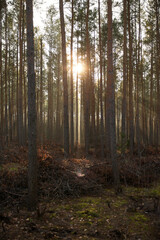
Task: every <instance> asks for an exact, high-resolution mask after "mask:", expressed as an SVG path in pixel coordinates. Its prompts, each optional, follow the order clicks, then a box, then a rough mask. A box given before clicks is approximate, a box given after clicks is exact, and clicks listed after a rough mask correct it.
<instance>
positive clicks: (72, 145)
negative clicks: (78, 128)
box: [70, 0, 74, 153]
mask: <svg viewBox="0 0 160 240" xmlns="http://www.w3.org/2000/svg"><path fill="white" fill-rule="evenodd" d="M73 26H74V0H72V21H71V115H70V117H71V123H70V127H71V153H73V151H74V121H73Z"/></svg>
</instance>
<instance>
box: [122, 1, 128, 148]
mask: <svg viewBox="0 0 160 240" xmlns="http://www.w3.org/2000/svg"><path fill="white" fill-rule="evenodd" d="M123 15H124V29H123V34H124V40H123V99H122V133H121V144H122V153H124V152H125V142H126V105H127V104H126V81H127V79H126V66H127V4H126V0H123Z"/></svg>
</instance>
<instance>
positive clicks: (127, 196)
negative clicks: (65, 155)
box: [0, 150, 160, 240]
mask: <svg viewBox="0 0 160 240" xmlns="http://www.w3.org/2000/svg"><path fill="white" fill-rule="evenodd" d="M24 153H26V151H25V152H24V151H22V150H21V152H20V153H19V154H18V156H20V157H19V158H18V157H17V159H18V160H17V159H16V156H15V154H14V156H15V157H14V160H13V161H11V160H10V159H12V157H13V156H12V154H9V155H8V160H7V161H6V160H5V161H6V162H4V161H3V163H2V164H1V166H0V180H1V189H0V240H23V239H26V240H32V239H35V240H43V239H46V240H51V239H53V240H58V239H62V240H63V239H64V240H65V239H66V240H78V239H82V240H85V239H86V240H87V239H90V240H95V239H104V240H116V239H117V240H118V239H124V240H125V239H128V240H136V239H137V240H138V239H139V240H158V239H160V203H159V199H160V183H159V180H158V178H157V181H156V183H154V182H152V183H151V184H150V185H146V186H143V184H141V186H138V185H136V184H135V186H133V185H134V184H128V182H129V181H131V180H132V181H133V183H135V182H136V183H137V182H139V176H138V178H137V179H136V178H135V179H133V177H132V178H131V177H130V176H129V177H128V178H127V177H126V175H125V174H124V173H126V172H127V171H126V172H123V173H121V175H122V174H123V175H124V177H125V180H126V181H124V183H125V185H124V183H122V193H120V194H118V195H117V194H116V193H115V191H114V188H113V186H112V178H109V176H110V175H109V174H110V169H109V168H108V170H107V174H106V172H105V171H106V169H107V168H105V167H104V166H103V165H102V164H101V163H98V165H97V162H96V164H95V163H94V162H91V160H87V159H84V158H81V159H68V160H66V159H62V160H61V161H55V160H54V158H53V157H52V156H53V155H52V153H50V152H42V151H41V152H40V153H39V158H40V157H41V159H40V167H39V172H40V179H39V206H38V208H37V210H36V211H33V212H28V211H27V207H26V203H27V199H26V196H27V162H26V160H25V158H23V157H24ZM6 155H7V154H5V156H6ZM55 158H56V157H55ZM96 161H97V160H96ZM94 164H95V168H94V166H93V165H94ZM157 164H159V162H157ZM101 166H102V167H101ZM155 169H156V171H157V169H158V168H157V167H155ZM123 171H124V169H123ZM142 172H143V171H142ZM149 174H150V172H149ZM106 175H107V177H106ZM135 176H136V174H135ZM107 180H108V183H107V184H105V183H106V181H107ZM134 180H135V181H134ZM141 182H142V181H141ZM142 183H143V182H142ZM145 183H146V181H145Z"/></svg>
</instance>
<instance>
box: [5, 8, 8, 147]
mask: <svg viewBox="0 0 160 240" xmlns="http://www.w3.org/2000/svg"><path fill="white" fill-rule="evenodd" d="M7 23H8V15H7V7H6V8H5V144H6V145H8V34H7V27H8V26H7Z"/></svg>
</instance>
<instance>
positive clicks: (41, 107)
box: [40, 38, 44, 144]
mask: <svg viewBox="0 0 160 240" xmlns="http://www.w3.org/2000/svg"><path fill="white" fill-rule="evenodd" d="M40 44H41V61H40V129H41V133H40V142H41V144H43V84H44V82H43V40H42V38H41V40H40Z"/></svg>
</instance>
